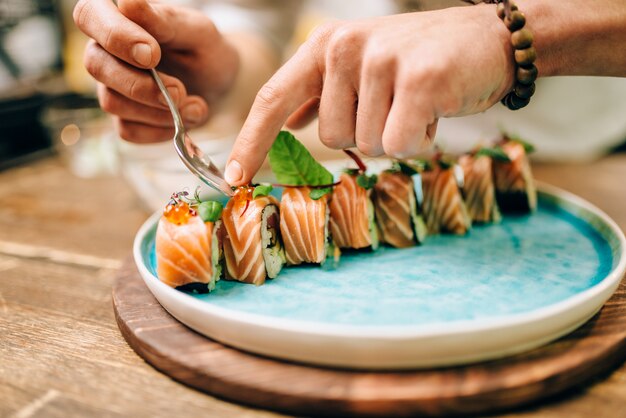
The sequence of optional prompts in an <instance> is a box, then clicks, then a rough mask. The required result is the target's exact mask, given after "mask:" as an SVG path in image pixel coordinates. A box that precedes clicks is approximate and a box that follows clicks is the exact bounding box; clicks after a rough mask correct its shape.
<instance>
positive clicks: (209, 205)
mask: <svg viewBox="0 0 626 418" xmlns="http://www.w3.org/2000/svg"><path fill="white" fill-rule="evenodd" d="M222 209H223V206H222V204H221V203H220V202H216V201H213V200H207V201H206V202H202V203H200V204H199V205H198V215H200V218H201V219H202V220H203V221H204V222H215V221H217V220H218V219H219V218H220V216H222Z"/></svg>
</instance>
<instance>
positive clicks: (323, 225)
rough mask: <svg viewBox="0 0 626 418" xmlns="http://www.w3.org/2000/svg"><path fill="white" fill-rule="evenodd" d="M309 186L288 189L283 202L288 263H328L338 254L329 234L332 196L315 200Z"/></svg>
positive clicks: (283, 225)
mask: <svg viewBox="0 0 626 418" xmlns="http://www.w3.org/2000/svg"><path fill="white" fill-rule="evenodd" d="M310 192H311V189H310V188H308V187H285V188H284V189H283V195H282V199H281V201H280V231H281V234H282V236H283V242H284V245H285V256H286V259H287V264H289V265H298V264H302V263H313V264H325V262H326V259H327V257H333V258H334V257H335V255H336V251H335V247H334V243H333V241H332V239H331V236H330V231H329V219H330V208H329V204H328V202H329V195H324V196H322V197H320V198H319V199H312V198H311V196H310Z"/></svg>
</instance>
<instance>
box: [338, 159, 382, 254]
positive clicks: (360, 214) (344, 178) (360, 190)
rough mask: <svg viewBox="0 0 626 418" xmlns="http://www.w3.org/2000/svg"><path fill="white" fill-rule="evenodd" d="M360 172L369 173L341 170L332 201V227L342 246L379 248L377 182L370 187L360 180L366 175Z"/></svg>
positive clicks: (339, 244) (340, 246) (339, 245)
mask: <svg viewBox="0 0 626 418" xmlns="http://www.w3.org/2000/svg"><path fill="white" fill-rule="evenodd" d="M360 176H365V174H363V173H361V172H359V171H356V170H351V171H349V172H345V173H342V174H341V176H340V178H339V184H338V185H337V186H335V190H334V192H333V198H332V200H331V201H330V231H331V234H332V237H333V240H334V241H335V244H336V245H337V246H338V247H339V248H352V249H361V248H371V249H372V250H375V249H377V248H378V231H377V227H376V221H375V214H374V205H373V203H372V199H371V192H372V191H371V186H373V185H371V186H370V187H369V188H368V187H367V185H365V184H363V182H361V181H359V178H361V179H363V178H364V177H360ZM367 178H369V179H371V178H372V177H367ZM374 181H375V177H374ZM359 182H361V183H362V184H361V185H359ZM365 182H368V180H365ZM364 186H366V187H364Z"/></svg>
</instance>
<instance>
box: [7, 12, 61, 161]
mask: <svg viewBox="0 0 626 418" xmlns="http://www.w3.org/2000/svg"><path fill="white" fill-rule="evenodd" d="M58 8H59V5H58V1H57V0H0V169H4V168H6V167H9V166H12V165H15V164H18V163H21V162H24V161H27V160H31V159H32V158H34V157H37V156H40V155H46V154H49V153H50V152H51V146H52V141H51V140H50V136H49V134H48V131H47V129H46V128H45V126H44V125H43V124H42V122H41V115H42V111H43V107H44V106H45V103H46V94H45V93H42V92H41V91H42V90H45V88H43V86H42V82H45V81H46V80H47V79H48V80H49V79H50V78H51V77H52V78H54V76H55V75H58V74H59V73H60V72H61V70H62V59H61V44H62V38H63V34H62V25H61V19H60V15H59V13H58ZM59 81H60V78H57V80H56V83H55V84H56V85H59V84H62V83H59ZM55 90H57V91H56V92H55V93H58V89H55Z"/></svg>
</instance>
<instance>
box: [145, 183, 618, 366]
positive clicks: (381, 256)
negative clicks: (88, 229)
mask: <svg viewBox="0 0 626 418" xmlns="http://www.w3.org/2000/svg"><path fill="white" fill-rule="evenodd" d="M539 186H540V187H539V190H540V192H539V203H540V204H539V209H538V211H537V213H536V214H534V215H531V216H522V217H519V216H518V217H505V219H504V221H503V222H502V223H501V224H498V225H491V226H484V227H476V228H474V229H473V230H472V231H471V233H470V234H469V235H468V236H466V237H456V236H435V237H429V238H428V240H427V241H426V243H425V244H424V245H423V246H420V247H414V248H410V249H390V248H384V249H382V250H379V251H377V252H375V253H357V254H351V255H348V256H346V257H342V261H341V263H340V265H339V267H338V268H337V269H336V270H334V271H327V270H323V269H320V268H318V267H310V266H305V267H289V268H285V269H283V271H282V272H281V275H279V277H278V278H277V279H274V280H272V281H268V282H267V283H266V284H265V285H264V286H261V287H255V286H252V285H246V284H241V283H235V282H226V281H220V282H218V286H217V288H216V290H215V291H214V292H211V293H210V294H207V295H195V294H186V293H183V292H181V291H178V290H175V289H172V288H170V287H168V286H166V285H165V284H163V283H161V282H160V281H159V280H158V279H157V278H156V276H155V274H154V271H155V261H154V232H155V228H156V223H157V221H158V219H159V216H160V214H159V213H156V214H155V215H154V216H152V217H151V218H150V219H148V221H146V223H145V224H144V225H143V226H142V227H141V229H140V230H139V232H138V234H137V237H136V239H135V245H134V257H135V261H136V264H137V267H138V269H139V272H140V273H141V275H142V277H143V279H144V281H145V283H146V285H147V286H148V288H149V289H150V291H151V292H152V293H153V294H154V296H155V297H156V298H157V299H158V301H159V302H160V303H161V305H163V307H164V308H165V309H167V311H168V312H169V313H171V314H172V315H173V316H174V317H176V318H177V319H178V320H179V321H181V322H182V323H184V324H185V325H187V326H189V327H190V328H192V329H194V330H196V331H198V332H200V333H202V334H204V335H206V336H208V337H210V338H213V339H215V340H218V341H220V342H222V343H224V344H228V345H230V346H233V347H236V348H239V349H242V350H246V351H250V352H253V353H258V354H262V355H267V356H271V357H276V358H280V359H285V360H293V361H298V362H305V363H311V364H316V365H325V366H335V367H344V368H358V369H410V368H424V367H436V366H444V365H459V364H464V363H470V362H477V361H482V360H489V359H494V358H499V357H504V356H507V355H512V354H515V353H519V352H522V351H525V350H529V349H532V348H535V347H538V346H540V345H542V344H545V343H548V342H550V341H552V340H554V339H557V338H559V337H561V336H563V335H565V334H567V333H569V332H571V331H573V330H574V329H576V328H577V327H579V326H580V325H582V324H583V323H584V322H586V321H587V320H589V319H590V318H591V317H592V316H593V315H594V314H595V313H596V312H597V311H598V310H599V309H600V308H601V307H602V305H603V304H604V303H605V302H606V300H607V299H608V298H609V297H610V296H611V295H612V294H613V292H614V291H615V289H616V288H617V286H618V284H619V282H620V280H621V278H622V277H623V275H624V272H625V270H626V255H625V251H626V240H625V238H624V234H623V233H622V231H621V230H620V229H619V227H618V226H617V225H616V224H615V222H614V221H612V220H611V219H610V218H609V217H608V216H607V215H606V214H605V213H603V212H602V211H601V210H599V209H598V208H596V207H595V206H593V205H591V204H590V203H588V202H586V201H584V200H583V199H581V198H579V197H577V196H574V195H572V194H570V193H567V192H565V191H562V190H560V189H557V188H554V187H551V186H547V185H539Z"/></svg>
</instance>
